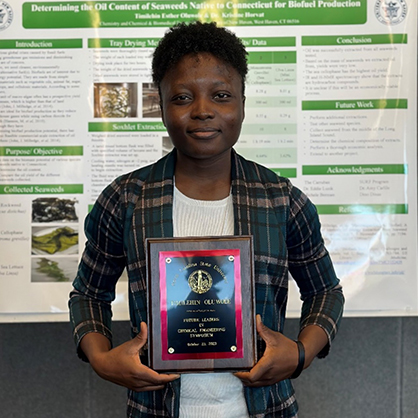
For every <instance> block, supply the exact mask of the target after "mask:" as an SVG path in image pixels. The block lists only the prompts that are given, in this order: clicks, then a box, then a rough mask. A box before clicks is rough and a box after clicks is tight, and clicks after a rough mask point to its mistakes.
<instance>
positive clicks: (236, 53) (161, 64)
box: [152, 21, 248, 94]
mask: <svg viewBox="0 0 418 418" xmlns="http://www.w3.org/2000/svg"><path fill="white" fill-rule="evenodd" d="M199 52H207V53H210V54H212V55H213V56H215V57H216V58H218V59H220V60H221V61H223V62H225V63H226V64H229V65H230V66H232V67H233V68H235V70H237V72H238V74H239V75H240V76H241V78H242V94H244V90H245V77H246V75H247V72H248V66H247V51H246V50H245V47H244V45H243V43H242V42H241V40H240V39H239V38H238V37H237V36H236V35H235V34H234V33H232V32H231V31H229V30H227V29H225V28H220V27H218V26H217V25H216V22H211V23H202V22H199V21H197V22H192V23H190V24H186V23H184V22H183V23H179V24H177V25H175V26H173V27H172V28H170V29H169V30H168V32H166V34H165V35H164V37H163V38H162V39H161V40H160V42H159V44H158V46H157V48H156V49H155V51H154V55H153V59H152V78H153V81H154V83H155V84H156V85H157V86H158V90H160V84H161V81H162V80H163V78H164V76H165V75H166V73H167V71H168V70H170V69H171V68H173V67H174V66H175V65H176V64H177V63H178V62H179V61H180V60H181V59H182V58H183V57H184V56H186V55H189V54H198V53H199Z"/></svg>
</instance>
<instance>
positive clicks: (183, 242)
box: [146, 236, 257, 373]
mask: <svg viewBox="0 0 418 418" xmlns="http://www.w3.org/2000/svg"><path fill="white" fill-rule="evenodd" d="M146 246H147V276H148V283H147V286H148V357H149V366H150V367H151V368H152V369H154V370H156V371H158V372H168V371H172V372H177V373H185V372H204V371H207V372H208V371H240V370H249V369H251V367H253V366H254V364H255V363H256V360H257V359H256V330H255V308H254V273H253V271H254V267H253V247H252V237H250V236H222V237H204V238H201V237H199V238H151V239H147V241H146Z"/></svg>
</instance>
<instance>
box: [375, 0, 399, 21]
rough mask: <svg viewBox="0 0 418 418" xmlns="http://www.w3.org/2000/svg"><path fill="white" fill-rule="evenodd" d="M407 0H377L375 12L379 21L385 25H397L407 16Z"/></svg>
mask: <svg viewBox="0 0 418 418" xmlns="http://www.w3.org/2000/svg"><path fill="white" fill-rule="evenodd" d="M406 11H407V7H406V1H405V0H377V1H376V4H375V6H374V14H375V15H376V18H377V20H378V21H379V22H381V23H383V24H385V25H397V24H398V23H401V22H402V21H403V20H404V19H405V17H406Z"/></svg>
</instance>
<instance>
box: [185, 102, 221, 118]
mask: <svg viewBox="0 0 418 418" xmlns="http://www.w3.org/2000/svg"><path fill="white" fill-rule="evenodd" d="M214 116H215V112H214V110H213V104H212V102H211V100H209V99H206V98H195V99H194V100H193V105H192V111H191V117H192V118H193V119H211V118H213V117H214Z"/></svg>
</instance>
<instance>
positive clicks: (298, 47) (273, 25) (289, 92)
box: [0, 0, 418, 322]
mask: <svg viewBox="0 0 418 418" xmlns="http://www.w3.org/2000/svg"><path fill="white" fill-rule="evenodd" d="M197 19H198V20H201V21H216V22H217V23H218V24H219V25H221V26H226V27H228V28H229V29H230V30H232V31H234V32H235V33H236V34H237V35H238V36H239V37H241V38H242V40H243V42H244V43H245V45H246V47H247V50H248V62H249V69H250V70H249V75H248V78H247V87H246V118H245V122H244V125H243V129H242V134H241V137H240V139H239V142H238V143H237V145H236V147H235V148H236V150H237V151H238V152H239V153H240V154H242V155H243V156H244V157H246V158H248V159H251V160H254V161H257V162H259V163H261V164H263V165H265V166H267V167H269V168H270V169H271V170H273V171H274V172H276V173H277V174H278V175H281V176H285V177H288V178H290V179H291V181H292V182H293V183H294V184H295V185H296V186H297V187H299V188H301V189H302V190H303V191H305V192H306V194H307V195H308V196H309V197H310V198H311V200H312V201H313V202H314V203H315V204H316V206H317V208H318V212H319V215H320V219H321V223H322V231H323V236H324V240H325V242H326V245H327V248H328V250H329V252H330V253H331V256H332V259H333V261H334V265H335V269H336V271H337V274H338V276H339V278H340V279H341V283H342V285H343V287H344V292H345V296H346V300H347V302H346V312H345V315H347V316H350V315H352V316H356V315H357V316H358V315H362V316H377V315H417V314H418V277H417V275H418V273H417V161H416V160H417V2H416V1H414V0H392V1H390V2H389V1H386V0H245V1H242V0H239V1H238V0H207V1H189V0H174V1H173V0H163V1H157V0H156V1H62V2H60V1H43V2H38V1H34V2H32V1H29V2H24V1H21V0H7V1H5V0H0V321H2V322H13V321H62V320H67V318H68V308H67V300H68V294H69V292H70V291H71V282H72V280H73V278H74V276H75V274H76V270H77V264H78V262H79V259H80V256H81V253H82V251H83V247H84V243H85V236H84V232H83V222H84V219H85V217H86V215H87V214H88V212H89V210H90V208H91V206H92V205H93V204H94V201H95V199H96V198H97V196H98V195H99V193H100V192H101V190H102V189H103V188H104V187H105V186H106V185H107V184H108V183H110V182H111V181H112V180H113V179H114V178H116V177H117V176H119V175H121V174H123V173H126V172H129V171H132V170H134V169H137V168H139V167H142V166H145V165H147V164H150V163H152V162H154V161H155V160H157V159H159V158H160V157H162V156H163V155H165V154H166V153H168V152H169V151H170V150H171V149H172V145H171V142H170V138H169V137H168V135H167V132H166V130H165V127H164V125H163V123H162V121H161V117H160V116H161V115H160V108H159V98H158V91H157V90H156V88H155V86H154V85H153V83H152V80H151V72H150V65H151V55H152V53H153V50H154V48H155V46H156V45H157V43H158V41H159V39H160V38H161V36H162V35H163V34H164V32H165V31H166V30H167V28H168V27H170V26H172V25H173V24H176V23H178V22H180V21H186V22H189V21H193V20H197ZM289 286H290V298H289V306H288V311H289V315H290V316H297V315H298V311H299V309H300V301H299V297H298V294H297V290H296V287H295V285H294V284H293V282H292V281H291V282H290V285H289ZM128 291H129V289H128V283H127V279H126V276H125V275H123V276H122V278H121V280H120V281H119V283H118V288H117V296H116V300H115V302H114V305H113V306H114V317H115V318H116V319H127V318H128V314H127V300H128Z"/></svg>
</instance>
